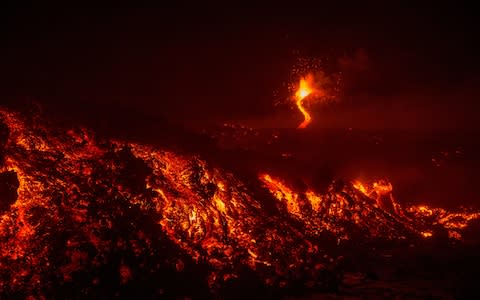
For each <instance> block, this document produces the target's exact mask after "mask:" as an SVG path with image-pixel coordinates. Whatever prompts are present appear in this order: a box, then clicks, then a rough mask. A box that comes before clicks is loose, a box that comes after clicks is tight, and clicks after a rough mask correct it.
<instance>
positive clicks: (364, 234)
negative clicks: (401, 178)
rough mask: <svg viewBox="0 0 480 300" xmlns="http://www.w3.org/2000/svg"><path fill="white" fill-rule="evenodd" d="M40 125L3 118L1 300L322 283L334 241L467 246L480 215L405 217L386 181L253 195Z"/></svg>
mask: <svg viewBox="0 0 480 300" xmlns="http://www.w3.org/2000/svg"><path fill="white" fill-rule="evenodd" d="M307 86H308V85H307ZM305 91H306V92H300V93H299V95H303V96H305V95H306V94H307V93H312V91H311V90H308V89H307V90H305ZM304 98H305V97H304ZM304 98H302V99H304ZM300 103H301V102H300ZM35 120H37V119H34V120H29V121H28V120H25V119H24V118H22V117H21V116H20V115H19V114H17V113H13V112H10V111H6V110H0V125H1V126H0V185H1V188H2V191H8V190H14V191H15V193H4V194H2V195H1V196H2V199H0V201H1V204H2V205H1V206H0V207H1V208H2V210H0V245H1V247H0V298H28V297H30V296H32V297H34V298H42V297H43V298H57V297H55V296H56V295H57V293H59V291H61V292H62V293H63V294H62V295H63V296H65V295H66V297H64V298H79V297H80V298H99V297H98V296H99V295H104V296H105V297H100V298H113V296H115V293H114V292H112V294H107V295H105V294H103V293H105V291H110V290H112V286H115V287H118V290H128V287H130V286H131V284H132V282H134V283H136V284H137V285H139V286H141V287H142V290H143V289H146V287H147V286H148V288H149V289H151V290H153V291H156V292H157V291H161V292H162V293H166V294H167V295H168V296H172V295H175V294H174V293H185V292H186V291H185V289H184V288H183V286H182V285H180V287H181V288H178V289H176V290H175V289H174V286H175V283H176V282H178V281H180V282H182V284H186V285H189V286H192V284H193V283H192V282H193V281H194V280H192V278H195V280H198V282H205V285H206V286H208V289H209V290H212V291H215V290H218V289H220V288H221V287H222V286H224V285H226V284H228V283H229V282H231V281H235V280H236V279H237V278H240V279H241V280H245V279H246V278H247V279H248V278H250V277H255V278H258V280H260V281H261V283H262V284H264V285H266V286H270V287H276V288H284V287H288V286H289V284H291V283H292V282H293V281H295V280H296V281H297V282H298V278H302V281H304V282H305V284H307V283H308V286H309V287H322V286H323V285H324V284H325V282H327V280H325V278H327V277H326V276H327V275H328V274H330V273H332V272H335V269H334V267H333V266H334V262H335V257H334V255H332V254H331V252H330V251H333V250H332V248H330V249H328V248H326V245H327V243H326V242H325V241H326V240H328V241H330V240H332V238H333V239H335V240H337V241H338V243H341V242H343V241H347V240H361V241H362V242H365V241H369V240H374V239H377V240H378V239H380V240H390V241H392V240H405V239H407V240H409V241H410V240H415V239H416V238H421V239H423V238H425V237H430V236H432V235H435V234H436V232H435V230H434V225H438V224H440V225H441V226H443V228H444V230H446V231H448V233H449V234H450V236H451V237H452V238H456V239H458V238H460V237H461V233H462V231H463V230H464V229H465V228H466V227H467V226H468V223H469V221H471V220H473V219H475V218H478V217H480V214H479V213H478V212H467V211H460V212H455V213H451V212H447V211H446V210H443V209H440V208H430V207H427V206H421V207H410V208H407V209H404V208H402V207H401V206H400V205H399V204H398V203H397V202H396V201H395V200H394V198H393V196H392V185H391V184H390V183H389V182H388V181H386V180H383V181H378V182H375V183H371V184H369V183H361V182H355V183H342V182H340V181H339V182H332V184H331V185H330V186H329V188H328V190H327V191H326V192H325V193H318V192H316V191H315V190H313V189H311V188H307V189H306V190H305V191H297V190H295V189H294V188H293V187H291V185H289V184H288V181H286V180H284V179H281V178H279V177H276V176H274V175H269V174H262V175H260V177H259V181H257V180H256V179H252V180H251V181H252V182H253V183H254V187H253V188H252V185H251V184H250V183H249V184H247V183H245V182H244V181H242V180H240V179H239V178H238V177H236V176H235V175H234V174H231V173H228V172H226V171H225V170H222V169H220V168H215V167H212V166H210V165H209V164H208V163H207V162H206V161H203V160H202V159H200V158H198V157H197V156H194V155H185V154H178V153H174V152H172V151H168V150H166V149H160V148H157V147H154V146H149V145H143V144H138V143H130V142H126V141H118V140H109V139H102V138H98V137H95V135H94V134H92V133H90V132H88V131H87V130H84V129H81V128H74V129H71V130H63V129H53V128H50V127H48V126H46V125H43V124H39V123H37V122H38V120H37V121H35ZM3 125H4V126H3ZM2 126H3V127H6V129H7V130H3V127H2ZM12 177H16V178H14V179H15V180H13V179H12ZM253 183H252V184H253ZM251 274H254V276H252V275H251ZM120 287H121V288H120ZM172 289H173V290H172ZM192 289H193V287H192ZM137 292H138V291H137ZM169 293H170V294H169ZM172 293H173V294H172ZM189 296H191V295H189ZM115 297H117V296H115ZM146 298H147V297H146ZM150 298H152V297H150ZM154 298H155V297H154ZM167 298H168V297H167ZM172 298H175V297H172Z"/></svg>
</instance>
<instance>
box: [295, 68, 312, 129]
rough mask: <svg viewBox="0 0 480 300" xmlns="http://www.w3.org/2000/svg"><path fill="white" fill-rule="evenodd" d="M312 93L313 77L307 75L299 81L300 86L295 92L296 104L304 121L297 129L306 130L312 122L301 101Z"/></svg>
mask: <svg viewBox="0 0 480 300" xmlns="http://www.w3.org/2000/svg"><path fill="white" fill-rule="evenodd" d="M313 92H314V89H313V76H312V75H311V74H308V75H307V76H306V77H304V78H302V79H300V84H299V87H298V90H297V92H296V93H295V99H296V100H297V102H296V104H297V107H298V109H299V110H300V112H301V113H302V114H303V117H304V120H303V122H302V123H301V124H300V125H298V128H306V127H307V126H308V124H310V122H311V121H312V116H310V114H309V113H308V111H307V110H306V109H305V107H303V100H304V99H305V98H307V97H308V96H309V95H311V94H312V93H313Z"/></svg>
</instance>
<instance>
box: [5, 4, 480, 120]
mask: <svg viewBox="0 0 480 300" xmlns="http://www.w3.org/2000/svg"><path fill="white" fill-rule="evenodd" d="M320 2H321V1H317V3H316V4H315V5H310V4H308V3H307V2H304V3H301V2H297V1H291V3H290V4H288V5H282V7H278V6H275V5H273V4H272V5H262V6H261V7H233V6H232V7H227V6H226V5H225V4H224V7H221V6H218V5H213V4H212V5H205V6H203V5H199V4H197V5H196V6H191V5H187V4H184V5H182V4H175V6H173V5H172V6H169V7H136V8H132V7H128V8H127V7H123V8H122V7H103V8H98V7H97V8H95V9H92V8H78V7H76V8H66V7H59V6H51V7H48V6H45V5H44V4H42V3H40V2H38V3H39V4H37V5H36V6H20V5H18V4H17V6H11V7H4V8H2V9H1V10H2V25H1V26H2V27H1V31H0V33H1V44H0V45H1V49H0V51H1V53H0V54H1V55H0V66H1V68H0V69H1V78H0V79H1V97H2V100H1V101H2V102H9V103H10V104H11V103H15V102H19V101H24V100H25V99H27V100H36V101H38V102H40V103H42V104H43V105H45V106H46V107H54V108H55V109H56V110H57V111H60V112H62V114H64V115H66V116H68V115H75V114H82V116H83V117H91V118H99V117H100V118H105V120H107V122H108V120H110V119H115V115H116V114H117V113H118V111H124V112H125V111H127V112H129V113H131V114H132V115H138V116H141V115H145V114H147V115H150V116H153V117H154V118H156V117H158V118H159V119H160V118H166V119H168V120H174V121H179V122H185V121H188V122H191V121H197V120H198V121H206V120H212V121H215V122H217V121H218V122H223V121H228V120H240V121H241V120H257V121H258V120H270V121H265V122H266V123H265V122H264V123H265V124H266V125H265V124H264V125H265V126H275V124H277V123H278V124H279V125H278V126H289V124H295V122H297V120H298V115H296V114H297V113H296V112H295V111H293V110H289V109H288V108H287V107H281V106H280V107H275V106H274V102H275V100H276V99H275V97H274V96H273V92H274V91H279V93H280V97H287V96H288V94H286V92H285V90H284V89H282V84H283V83H285V82H287V81H288V80H289V76H290V73H289V69H290V68H291V67H292V65H293V63H294V62H295V60H296V59H297V58H298V57H300V56H309V57H319V58H322V59H324V60H326V61H328V68H330V70H331V71H343V73H344V76H345V87H344V91H343V92H344V93H343V96H342V99H341V101H340V102H339V103H338V104H336V105H333V106H329V107H326V108H325V107H315V108H314V111H315V112H316V114H317V115H321V116H322V118H321V119H322V121H320V122H317V123H316V126H327V127H335V126H355V127H362V126H363V127H412V126H413V127H416V126H418V127H446V128H450V127H472V126H473V127H475V126H477V127H478V125H476V123H477V122H476V119H477V118H478V110H479V107H480V105H479V104H478V103H480V102H479V101H478V97H479V95H480V92H479V88H478V86H479V83H480V79H479V78H480V77H479V70H478V68H479V67H480V63H479V62H480V61H479V58H478V53H479V50H480V49H479V44H478V33H479V32H478V30H477V28H476V18H477V11H476V10H474V9H473V7H468V6H466V5H462V4H459V3H457V4H455V6H454V5H453V2H452V4H451V5H450V6H448V5H439V4H438V3H435V2H431V3H430V4H428V3H424V4H422V6H421V7H414V6H409V7H407V6H398V5H392V4H389V5H388V6H385V5H383V7H380V6H378V5H374V4H365V3H362V4H356V5H354V6H352V5H351V4H349V3H348V2H349V1H340V3H338V4H322V3H320ZM358 53H363V54H364V58H365V59H364V60H361V61H360V62H359V58H358ZM341 59H344V60H343V61H349V62H350V64H347V65H346V66H345V65H343V67H342V66H341V64H339V63H338V61H339V60H341ZM359 63H361V64H363V65H361V66H360V67H359V68H357V65H358V64H359ZM82 112H83V113H82ZM288 119H292V120H293V121H289V120H288ZM278 120H286V121H285V122H284V124H280V123H281V122H280V123H279V121H278ZM269 122H270V123H269ZM276 122H277V123H276ZM289 122H290V123H289ZM291 122H293V123H291ZM254 123H255V122H254ZM257 123H259V122H257ZM260 123H261V122H260ZM286 124H287V125H286Z"/></svg>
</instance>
